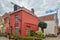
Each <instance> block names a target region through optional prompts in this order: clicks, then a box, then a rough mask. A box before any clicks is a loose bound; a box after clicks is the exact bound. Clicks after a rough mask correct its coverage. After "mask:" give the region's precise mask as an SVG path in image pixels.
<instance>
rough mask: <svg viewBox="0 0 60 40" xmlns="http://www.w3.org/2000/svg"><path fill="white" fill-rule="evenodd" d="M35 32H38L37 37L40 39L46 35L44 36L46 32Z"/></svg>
mask: <svg viewBox="0 0 60 40" xmlns="http://www.w3.org/2000/svg"><path fill="white" fill-rule="evenodd" d="M35 33H36V37H37V38H38V39H39V38H40V39H41V40H42V39H44V38H45V36H44V34H43V33H42V32H40V31H36V32H35Z"/></svg>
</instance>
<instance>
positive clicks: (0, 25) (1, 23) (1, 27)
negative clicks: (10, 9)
mask: <svg viewBox="0 0 60 40" xmlns="http://www.w3.org/2000/svg"><path fill="white" fill-rule="evenodd" d="M3 22H4V21H3V18H2V16H0V32H3V27H4V26H3Z"/></svg>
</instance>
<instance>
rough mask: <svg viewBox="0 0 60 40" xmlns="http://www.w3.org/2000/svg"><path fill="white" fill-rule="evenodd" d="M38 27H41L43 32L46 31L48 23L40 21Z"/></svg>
mask: <svg viewBox="0 0 60 40" xmlns="http://www.w3.org/2000/svg"><path fill="white" fill-rule="evenodd" d="M38 27H40V28H41V30H42V32H44V29H45V28H47V23H45V22H39V24H38Z"/></svg>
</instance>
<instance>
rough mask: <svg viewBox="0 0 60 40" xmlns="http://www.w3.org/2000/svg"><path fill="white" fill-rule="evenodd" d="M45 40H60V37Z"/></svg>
mask: <svg viewBox="0 0 60 40" xmlns="http://www.w3.org/2000/svg"><path fill="white" fill-rule="evenodd" d="M44 40H60V35H58V37H48V38H45V39H44Z"/></svg>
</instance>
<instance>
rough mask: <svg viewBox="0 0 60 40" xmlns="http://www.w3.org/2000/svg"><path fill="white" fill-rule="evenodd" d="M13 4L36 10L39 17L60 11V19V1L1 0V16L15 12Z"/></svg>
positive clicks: (59, 14) (59, 15) (59, 13)
mask: <svg viewBox="0 0 60 40" xmlns="http://www.w3.org/2000/svg"><path fill="white" fill-rule="evenodd" d="M11 2H13V3H15V4H17V5H19V6H21V7H22V6H23V7H25V8H27V9H29V10H31V8H34V10H35V14H36V15H37V16H38V17H39V16H45V15H50V14H54V13H56V12H57V9H58V18H59V17H60V12H59V11H60V0H0V15H3V14H4V13H5V12H12V11H13V5H12V4H11ZM59 25H60V18H59Z"/></svg>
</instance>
